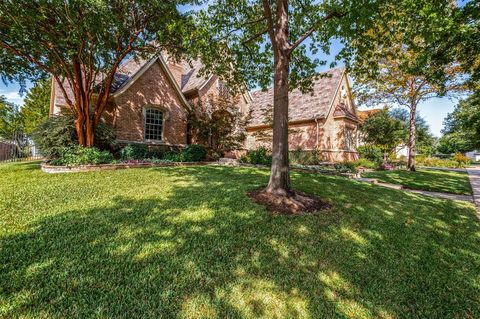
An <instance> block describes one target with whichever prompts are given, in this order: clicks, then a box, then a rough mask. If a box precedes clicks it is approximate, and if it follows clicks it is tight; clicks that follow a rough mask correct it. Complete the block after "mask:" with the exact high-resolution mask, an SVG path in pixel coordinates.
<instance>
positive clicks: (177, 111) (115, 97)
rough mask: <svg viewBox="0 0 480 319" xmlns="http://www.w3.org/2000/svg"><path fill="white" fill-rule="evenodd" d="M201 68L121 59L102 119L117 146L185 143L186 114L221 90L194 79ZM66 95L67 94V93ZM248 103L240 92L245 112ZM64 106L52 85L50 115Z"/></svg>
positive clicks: (213, 81)
mask: <svg viewBox="0 0 480 319" xmlns="http://www.w3.org/2000/svg"><path fill="white" fill-rule="evenodd" d="M201 66H202V65H201V64H200V63H199V62H197V61H194V62H193V63H192V65H189V64H188V63H186V62H185V63H184V62H182V63H177V62H174V61H172V60H169V59H168V58H166V57H162V56H158V57H155V58H152V59H150V60H142V59H130V60H127V61H126V62H125V63H124V64H123V65H122V66H121V67H120V68H119V70H118V72H117V74H116V75H115V80H114V83H113V85H112V91H111V95H110V101H109V105H108V107H107V108H106V110H105V113H104V115H103V117H104V119H105V121H106V122H107V123H108V124H111V125H112V126H113V127H114V128H115V131H116V135H117V140H118V142H119V143H121V144H127V143H142V144H148V145H151V146H166V147H183V146H185V145H187V144H189V143H190V141H189V136H188V134H187V132H188V123H187V115H188V110H189V109H190V108H192V107H193V105H194V104H195V102H197V101H198V100H199V99H206V98H208V97H209V96H212V95H219V94H221V91H222V90H224V89H225V87H224V85H223V83H222V82H221V81H220V79H219V78H218V77H217V76H215V75H210V76H207V77H202V76H199V70H200V68H201ZM67 94H69V95H71V97H70V98H71V99H73V93H72V92H71V90H70V91H68V90H67ZM250 103H251V97H250V95H249V94H248V92H246V94H242V96H241V98H240V99H239V107H240V108H241V109H242V110H245V112H246V108H247V105H249V104H250ZM65 109H67V103H66V101H65V98H64V96H63V94H62V92H61V90H60V87H59V85H58V84H57V83H56V82H55V81H54V83H53V85H52V94H51V102H50V114H51V115H56V114H60V113H61V112H62V110H65Z"/></svg>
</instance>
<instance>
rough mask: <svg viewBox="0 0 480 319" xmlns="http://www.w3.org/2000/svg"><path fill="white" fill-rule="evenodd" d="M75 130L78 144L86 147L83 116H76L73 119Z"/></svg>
mask: <svg viewBox="0 0 480 319" xmlns="http://www.w3.org/2000/svg"><path fill="white" fill-rule="evenodd" d="M75 130H76V132H77V138H78V144H79V145H81V146H86V145H87V138H86V136H85V118H84V117H83V114H80V115H77V118H76V119H75Z"/></svg>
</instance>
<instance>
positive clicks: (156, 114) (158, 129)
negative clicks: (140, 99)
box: [145, 108, 164, 141]
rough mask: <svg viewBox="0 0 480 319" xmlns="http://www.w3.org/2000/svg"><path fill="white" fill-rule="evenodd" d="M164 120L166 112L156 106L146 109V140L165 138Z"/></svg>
mask: <svg viewBox="0 0 480 319" xmlns="http://www.w3.org/2000/svg"><path fill="white" fill-rule="evenodd" d="M163 120H164V114H163V112H162V111H161V110H159V109H155V108H146V109H145V140H149V141H161V140H163Z"/></svg>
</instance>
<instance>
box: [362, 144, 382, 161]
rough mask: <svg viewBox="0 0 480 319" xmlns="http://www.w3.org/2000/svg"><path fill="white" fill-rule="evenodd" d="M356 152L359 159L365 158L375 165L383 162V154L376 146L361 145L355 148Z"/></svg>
mask: <svg viewBox="0 0 480 319" xmlns="http://www.w3.org/2000/svg"><path fill="white" fill-rule="evenodd" d="M357 152H358V154H359V155H360V158H366V159H367V160H370V161H372V162H375V163H381V162H383V153H382V150H381V149H380V148H379V147H377V146H369V145H363V146H359V147H357Z"/></svg>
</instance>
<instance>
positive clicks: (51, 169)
mask: <svg viewBox="0 0 480 319" xmlns="http://www.w3.org/2000/svg"><path fill="white" fill-rule="evenodd" d="M212 164H214V162H172V163H158V164H154V163H120V164H98V165H79V166H56V165H50V164H48V163H46V162H44V163H42V164H41V169H42V171H43V172H45V173H49V174H58V173H81V172H93V171H111V170H117V169H127V168H151V167H173V166H204V165H212Z"/></svg>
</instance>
